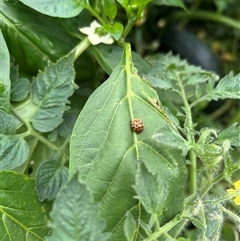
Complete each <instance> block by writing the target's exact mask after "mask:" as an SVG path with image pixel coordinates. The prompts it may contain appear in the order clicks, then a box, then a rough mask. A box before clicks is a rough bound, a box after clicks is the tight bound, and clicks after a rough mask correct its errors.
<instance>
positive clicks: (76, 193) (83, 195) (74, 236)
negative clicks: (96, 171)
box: [47, 174, 109, 241]
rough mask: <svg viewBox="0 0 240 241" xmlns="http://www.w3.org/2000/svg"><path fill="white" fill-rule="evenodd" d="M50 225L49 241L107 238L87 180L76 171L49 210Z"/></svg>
mask: <svg viewBox="0 0 240 241" xmlns="http://www.w3.org/2000/svg"><path fill="white" fill-rule="evenodd" d="M50 216H51V218H52V222H51V223H50V225H51V227H52V228H53V232H52V235H51V237H49V238H47V240H48V241H106V240H107V239H108V237H109V234H108V233H104V232H103V230H104V228H105V221H104V220H103V219H101V218H100V217H99V208H98V207H97V205H96V204H95V203H94V201H93V196H92V193H91V192H90V190H89V189H88V187H87V186H86V184H84V183H82V182H81V181H80V180H79V177H78V174H76V175H74V177H73V178H72V179H71V180H70V181H69V182H68V183H67V185H66V186H65V187H64V188H63V189H62V190H61V191H60V193H59V195H58V197H57V199H56V201H55V202H54V205H53V209H52V212H51V214H50Z"/></svg>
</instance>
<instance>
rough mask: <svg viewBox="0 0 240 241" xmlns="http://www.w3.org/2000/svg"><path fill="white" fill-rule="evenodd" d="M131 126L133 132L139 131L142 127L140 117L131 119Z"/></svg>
mask: <svg viewBox="0 0 240 241" xmlns="http://www.w3.org/2000/svg"><path fill="white" fill-rule="evenodd" d="M131 127H132V129H133V131H134V132H136V133H140V132H142V131H143V129H144V124H143V122H142V120H140V119H133V120H132V121H131Z"/></svg>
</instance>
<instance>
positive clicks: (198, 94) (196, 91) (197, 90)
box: [195, 84, 202, 98]
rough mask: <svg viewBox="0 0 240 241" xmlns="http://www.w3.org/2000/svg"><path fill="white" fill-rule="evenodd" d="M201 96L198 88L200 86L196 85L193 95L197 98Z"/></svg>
mask: <svg viewBox="0 0 240 241" xmlns="http://www.w3.org/2000/svg"><path fill="white" fill-rule="evenodd" d="M201 94H202V91H201V88H200V86H199V85H198V84H197V85H196V90H195V95H196V97H197V98H200V97H201Z"/></svg>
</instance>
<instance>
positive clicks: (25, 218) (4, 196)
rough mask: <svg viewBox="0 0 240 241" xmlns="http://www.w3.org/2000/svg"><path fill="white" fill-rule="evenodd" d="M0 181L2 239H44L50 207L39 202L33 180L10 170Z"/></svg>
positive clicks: (0, 176)
mask: <svg viewBox="0 0 240 241" xmlns="http://www.w3.org/2000/svg"><path fill="white" fill-rule="evenodd" d="M0 179H1V182H0V185H1V199H0V207H1V208H0V210H1V211H0V215H1V240H44V236H46V235H48V233H49V231H50V229H49V228H48V227H47V222H48V212H49V205H48V204H46V203H41V202H39V200H38V196H37V193H36V191H35V182H34V180H33V179H31V178H28V177H27V176H25V175H22V174H19V173H16V172H10V171H1V172H0Z"/></svg>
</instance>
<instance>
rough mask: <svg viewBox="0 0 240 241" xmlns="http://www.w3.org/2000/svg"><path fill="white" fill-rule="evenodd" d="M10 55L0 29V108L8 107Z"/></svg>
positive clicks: (5, 108)
mask: <svg viewBox="0 0 240 241" xmlns="http://www.w3.org/2000/svg"><path fill="white" fill-rule="evenodd" d="M10 86H11V81H10V56H9V52H8V48H7V45H6V42H5V40H4V38H3V35H2V31H1V30H0V110H4V111H6V112H8V111H9V108H10V88H11V87H10Z"/></svg>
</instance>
